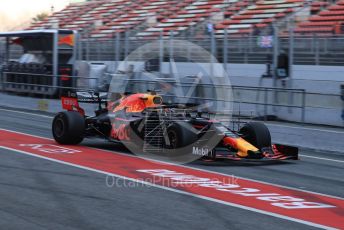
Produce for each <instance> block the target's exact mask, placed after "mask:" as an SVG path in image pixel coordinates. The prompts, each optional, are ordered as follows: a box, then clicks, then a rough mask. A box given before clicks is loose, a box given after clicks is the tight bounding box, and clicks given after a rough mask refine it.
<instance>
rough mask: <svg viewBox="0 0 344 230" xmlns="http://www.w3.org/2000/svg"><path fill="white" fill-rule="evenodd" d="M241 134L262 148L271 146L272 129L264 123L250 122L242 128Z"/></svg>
mask: <svg viewBox="0 0 344 230" xmlns="http://www.w3.org/2000/svg"><path fill="white" fill-rule="evenodd" d="M239 134H240V136H241V137H242V138H244V139H245V140H246V141H248V142H249V143H251V144H252V145H254V146H255V147H257V148H258V149H260V150H261V149H262V148H266V147H270V146H271V135H270V131H269V129H268V127H266V125H265V124H264V123H261V122H249V123H247V124H245V125H244V126H243V127H242V128H241V129H240V131H239Z"/></svg>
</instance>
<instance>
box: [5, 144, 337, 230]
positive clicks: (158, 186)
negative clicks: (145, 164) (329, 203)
mask: <svg viewBox="0 0 344 230" xmlns="http://www.w3.org/2000/svg"><path fill="white" fill-rule="evenodd" d="M0 148H2V149H6V150H9V151H14V152H18V153H22V154H25V155H29V156H33V157H37V158H41V159H45V160H49V161H53V162H56V163H60V164H64V165H68V166H73V167H76V168H80V169H84V170H88V171H91V172H96V173H100V174H105V175H109V176H114V177H117V178H121V179H124V180H129V181H133V182H135V183H141V184H145V185H149V186H151V187H155V188H160V189H163V190H167V191H171V192H175V193H179V194H183V195H188V196H192V197H196V198H200V199H203V200H207V201H212V202H216V203H219V204H224V205H228V206H232V207H236V208H241V209H245V210H248V211H252V212H256V213H260V214H265V215H269V216H273V217H277V218H281V219H285V220H289V221H293V222H297V223H300V224H305V225H308V226H312V227H317V228H323V229H331V230H332V229H335V228H331V227H328V226H325V225H321V224H316V223H312V222H308V221H304V220H299V219H296V218H292V217H288V216H284V215H280V214H276V213H272V212H267V211H263V210H259V209H255V208H250V207H247V206H243V205H239V204H234V203H230V202H226V201H222V200H218V199H214V198H210V197H206V196H202V195H197V194H193V193H189V192H185V191H181V190H178V189H174V188H170V187H164V186H161V185H157V184H154V183H149V182H146V181H141V180H137V179H133V178H129V177H125V176H121V175H118V174H114V173H108V172H105V171H101V170H97V169H93V168H89V167H85V166H81V165H77V164H72V163H68V162H64V161H60V160H55V159H51V158H48V157H43V156H38V155H35V154H31V153H29V152H25V151H21V150H16V149H12V148H7V147H4V146H0ZM195 169H196V168H195Z"/></svg>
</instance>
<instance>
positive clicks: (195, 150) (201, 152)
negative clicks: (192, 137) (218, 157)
mask: <svg viewBox="0 0 344 230" xmlns="http://www.w3.org/2000/svg"><path fill="white" fill-rule="evenodd" d="M210 152H211V150H210V149H209V148H200V147H195V146H193V147H192V154H193V155H197V156H208V154H209V153H210Z"/></svg>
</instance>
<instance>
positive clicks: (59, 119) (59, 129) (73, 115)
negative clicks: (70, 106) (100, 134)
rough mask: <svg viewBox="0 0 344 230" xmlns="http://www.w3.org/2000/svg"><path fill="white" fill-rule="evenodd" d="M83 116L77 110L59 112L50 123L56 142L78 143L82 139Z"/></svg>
mask: <svg viewBox="0 0 344 230" xmlns="http://www.w3.org/2000/svg"><path fill="white" fill-rule="evenodd" d="M84 131H85V118H84V117H83V116H82V115H81V114H80V113H78V112H72V111H67V112H60V113H58V114H57V115H56V116H55V118H54V120H53V124H52V132H53V136H54V139H55V140H56V142H57V143H59V144H63V145H75V144H79V143H80V142H81V141H82V140H83V139H84Z"/></svg>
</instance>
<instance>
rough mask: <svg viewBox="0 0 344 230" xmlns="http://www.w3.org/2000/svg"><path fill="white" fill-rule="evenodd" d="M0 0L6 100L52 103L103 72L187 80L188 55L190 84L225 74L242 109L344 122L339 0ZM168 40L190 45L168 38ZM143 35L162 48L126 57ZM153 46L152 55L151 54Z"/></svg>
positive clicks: (104, 76)
mask: <svg viewBox="0 0 344 230" xmlns="http://www.w3.org/2000/svg"><path fill="white" fill-rule="evenodd" d="M0 4H1V7H0V9H1V10H0V11H1V13H0V15H1V16H0V17H1V18H0V19H1V28H0V30H1V31H2V33H0V63H1V92H2V93H3V95H2V97H1V98H2V99H3V100H4V101H8V100H12V101H13V100H14V101H15V102H17V103H18V104H20V103H22V104H31V105H34V107H35V108H36V104H38V109H39V110H47V111H54V106H55V104H54V103H55V102H54V98H55V99H57V98H58V97H59V96H60V95H61V93H63V89H97V90H103V91H106V90H107V89H108V85H109V84H110V82H111V80H113V79H117V80H116V81H117V82H119V81H128V79H129V80H133V79H134V80H135V79H136V80H142V79H143V78H142V72H144V73H154V75H155V76H157V77H156V79H154V81H166V79H169V80H171V79H172V80H173V79H174V78H176V77H178V78H179V79H187V80H185V81H186V82H188V81H190V76H191V78H192V77H195V76H197V74H198V72H197V71H195V70H194V69H193V65H194V64H195V63H196V64H197V65H201V66H203V68H205V69H209V71H208V76H207V74H204V75H203V76H202V77H203V81H201V82H197V84H198V85H202V84H203V85H205V84H207V83H208V80H206V79H214V78H216V79H217V80H216V81H215V82H216V83H215V84H213V86H212V87H214V88H216V87H217V86H219V87H220V85H221V82H223V81H222V80H221V79H220V78H221V77H222V78H223V77H225V78H229V80H230V82H231V86H232V89H233V98H232V102H234V108H233V109H234V112H235V111H240V115H241V116H247V117H255V118H257V119H264V120H278V121H287V122H295V123H300V124H305V123H307V124H318V125H330V126H337V127H343V126H344V101H343V98H344V86H343V85H344V76H343V75H344V1H343V0H337V1H335V0H314V1H308V0H258V1H255V0H244V1H239V0H172V1H166V0H149V1H147V0H142V1H141V0H135V1H134V0H91V1H62V0H61V1H53V0H51V1H43V0H42V1H38V0H37V1H35V4H34V7H33V6H30V5H33V4H32V3H31V4H29V3H28V2H27V1H12V2H8V1H6V3H5V1H0ZM18 15H20V16H19V17H18ZM21 17H22V18H21ZM175 40H184V41H188V42H191V43H193V44H195V45H197V46H195V47H198V48H195V47H191V46H190V48H187V47H186V48H185V47H183V48H180V49H178V48H173V47H171V46H168V45H167V46H166V44H170V42H171V41H175ZM150 42H157V44H161V46H159V45H158V46H155V47H151V48H147V50H142V49H141V50H140V52H141V53H137V52H136V56H135V57H131V58H133V59H132V60H128V58H127V57H128V55H129V54H131V53H132V52H133V51H135V50H137V49H138V48H139V47H142V46H143V45H145V44H149V43H150ZM203 49H204V50H206V51H207V52H208V53H209V54H211V55H212V56H211V57H210V56H207V55H205V56H204V55H202V54H204V52H203V51H204V50H203ZM153 50H154V52H155V53H158V54H159V55H158V56H157V57H156V56H155V57H150V53H151V52H152V51H153ZM181 57H182V58H181ZM209 57H210V58H209ZM213 57H214V58H213ZM222 70H225V71H222ZM136 83H137V81H136ZM144 84H147V82H146V83H144ZM204 95H207V98H208V99H213V100H218V98H217V97H216V95H215V94H213V95H212V96H209V94H208V93H203V96H204ZM23 96H24V97H23ZM27 96H28V97H29V98H31V99H30V100H31V101H30V102H26V101H23V100H24V99H25V100H29V99H28V97H27ZM198 96H199V97H202V93H200V94H199V95H198ZM5 98H6V99H5ZM41 99H44V101H42V100H41Z"/></svg>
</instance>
